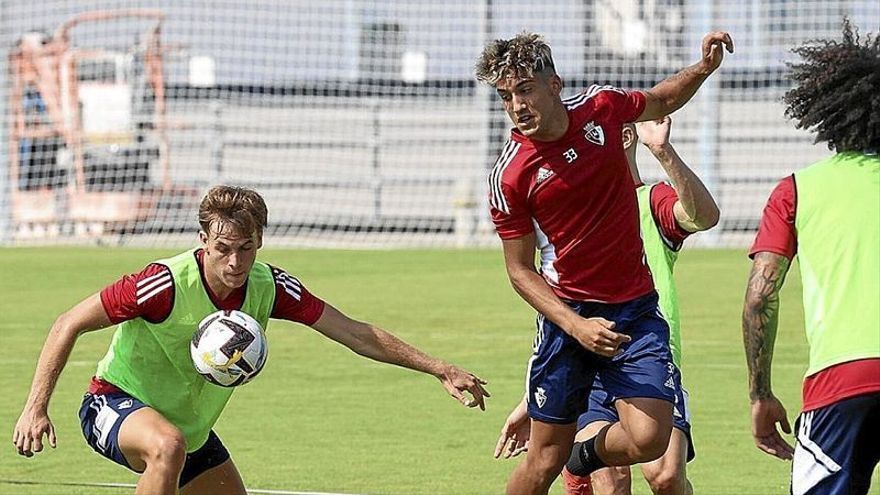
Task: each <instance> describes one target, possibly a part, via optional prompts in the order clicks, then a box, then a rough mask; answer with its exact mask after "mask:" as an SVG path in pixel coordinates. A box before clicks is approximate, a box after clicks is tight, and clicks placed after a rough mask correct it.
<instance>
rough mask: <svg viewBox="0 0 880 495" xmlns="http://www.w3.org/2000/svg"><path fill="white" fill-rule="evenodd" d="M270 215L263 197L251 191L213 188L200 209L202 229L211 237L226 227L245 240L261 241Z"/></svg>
mask: <svg viewBox="0 0 880 495" xmlns="http://www.w3.org/2000/svg"><path fill="white" fill-rule="evenodd" d="M267 216H268V211H267V209H266V202H265V201H263V197H262V196H260V195H259V193H257V192H256V191H254V190H252V189H247V188H245V187H236V186H214V187H212V188H211V189H210V190H209V191H208V193H207V194H205V197H204V198H202V202H201V204H200V205H199V225H201V227H202V230H203V231H204V232H205V233H206V234H208V235H210V234H211V231H212V227H213V230H214V232H215V233H216V234H217V235H219V234H220V233H222V230H223V228H224V227H225V226H229V227H231V228H232V230H233V231H234V232H235V233H236V234H238V235H240V236H242V237H251V236H256V238H257V239H262V237H263V228H265V227H266V224H267Z"/></svg>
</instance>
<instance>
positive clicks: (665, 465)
mask: <svg viewBox="0 0 880 495" xmlns="http://www.w3.org/2000/svg"><path fill="white" fill-rule="evenodd" d="M687 455H688V439H687V435H685V434H684V432H683V431H681V430H679V429H678V428H673V429H672V436H671V437H670V439H669V448H668V449H666V453H664V454H663V456H662V457H660V458H659V459H657V460H655V461H651V462H649V463H647V464H642V473H644V475H645V479H646V480H647V481H648V484H649V485H651V491H652V492H654V494H655V495H693V494H694V488H693V486H691V482H690V481H689V480H688V479H687ZM596 493H599V492H598V491H597V492H596Z"/></svg>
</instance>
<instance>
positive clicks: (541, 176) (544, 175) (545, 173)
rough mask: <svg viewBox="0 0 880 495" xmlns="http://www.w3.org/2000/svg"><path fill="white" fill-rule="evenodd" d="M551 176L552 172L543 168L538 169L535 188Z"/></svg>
mask: <svg viewBox="0 0 880 495" xmlns="http://www.w3.org/2000/svg"><path fill="white" fill-rule="evenodd" d="M552 175H553V171H552V170H550V169H549V168H544V167H541V168H539V169H538V175H537V177H535V185H536V186H537V185H538V184H540V183H542V182H544V181H545V180H547V179H549V178H550V177H551V176H552Z"/></svg>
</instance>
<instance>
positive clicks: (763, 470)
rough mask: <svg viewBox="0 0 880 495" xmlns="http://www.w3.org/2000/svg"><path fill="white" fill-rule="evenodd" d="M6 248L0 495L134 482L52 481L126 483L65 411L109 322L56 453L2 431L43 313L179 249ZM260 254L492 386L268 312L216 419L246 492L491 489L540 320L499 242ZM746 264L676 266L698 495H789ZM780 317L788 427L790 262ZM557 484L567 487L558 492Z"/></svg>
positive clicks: (734, 257)
mask: <svg viewBox="0 0 880 495" xmlns="http://www.w3.org/2000/svg"><path fill="white" fill-rule="evenodd" d="M0 254H2V256H0V273H2V274H3V276H2V277H0V291H2V298H0V315H2V317H0V339H2V348H3V360H2V366H0V386H2V388H3V390H4V393H3V394H2V395H0V435H3V436H5V437H4V438H6V439H7V440H6V441H7V443H6V445H7V446H6V447H5V448H3V449H0V494H8V495H12V494H15V495H19V494H22V495H24V494H54V493H57V494H76V493H82V494H85V493H89V494H101V493H108V494H112V493H130V492H132V490H131V489H128V490H124V489H112V488H76V487H71V486H61V485H53V484H51V483H63V482H79V483H95V482H115V483H134V482H135V481H136V476H135V475H133V474H131V473H129V472H127V471H126V470H125V469H123V468H121V467H119V466H116V465H114V464H112V463H111V462H109V461H106V460H104V459H102V458H101V457H99V456H98V455H97V454H95V453H93V452H92V451H91V450H90V449H89V448H88V446H87V445H86V444H85V442H84V441H83V439H82V436H81V433H80V429H79V424H78V418H77V416H76V412H77V410H78V407H79V403H80V400H81V397H82V393H83V391H84V389H85V387H86V386H87V382H88V379H89V377H90V376H91V375H92V374H93V373H94V368H95V363H96V362H97V361H98V359H100V358H101V356H103V353H104V351H105V350H106V347H107V344H108V342H109V339H110V336H111V334H112V330H110V329H108V330H104V331H99V332H93V333H89V334H86V335H85V336H83V337H82V338H81V339H80V340H79V342H78V344H77V346H76V348H75V350H74V352H73V354H72V356H71V358H70V362H69V363H68V365H67V368H66V370H65V371H64V373H63V375H62V376H61V378H60V380H59V383H58V387H57V389H56V391H55V394H54V397H53V400H52V403H51V407H50V415H51V418H52V419H53V421H54V424H55V427H56V430H57V434H58V448H57V449H56V450H51V449H47V451H44V452H43V453H41V454H39V455H37V456H36V457H34V458H31V459H25V458H23V457H19V456H18V455H17V454H15V452H14V449H13V447H12V445H11V443H10V439H11V435H12V428H13V426H14V424H15V421H16V420H17V418H18V415H19V413H20V410H21V407H22V405H23V403H24V401H25V398H26V395H27V391H28V388H29V386H30V381H31V377H32V375H33V371H34V365H35V363H36V359H37V356H38V355H39V352H40V348H41V346H42V343H43V341H44V339H45V336H46V332H47V330H48V328H49V326H50V325H51V323H52V321H53V319H54V318H55V316H56V315H57V314H59V313H60V312H62V311H64V310H65V309H67V308H69V307H70V306H71V305H73V304H74V303H76V302H77V301H78V300H80V299H82V298H83V297H85V296H87V295H88V294H90V293H92V292H94V291H96V290H98V289H99V288H101V287H103V286H104V285H105V284H107V283H110V282H112V281H113V280H115V279H116V278H117V277H118V276H119V275H120V274H122V273H128V272H133V271H137V270H139V269H140V268H141V267H142V266H143V265H144V264H145V263H146V262H148V261H150V260H152V259H155V258H158V257H164V256H167V255H170V254H173V251H170V250H164V251H155V250H153V251H147V250H128V249H108V248H104V249H99V248H47V249H3V250H2V251H0ZM261 259H262V260H264V261H267V262H270V263H273V264H277V265H279V266H281V267H284V268H285V269H287V270H288V271H289V272H291V273H292V274H295V275H296V276H298V277H299V278H300V279H301V280H302V281H303V282H304V284H305V285H306V286H307V287H308V288H309V289H310V290H311V291H312V292H314V293H316V294H317V295H319V296H321V297H322V298H324V299H326V300H328V301H330V302H332V303H333V304H334V305H336V306H337V307H338V308H340V309H341V310H343V311H344V312H346V313H347V314H349V315H350V316H352V317H355V318H359V319H364V320H367V321H370V322H373V323H376V324H378V325H380V326H382V327H384V328H386V329H388V330H390V331H392V332H394V333H395V334H397V335H398V336H400V337H402V338H404V339H405V340H407V341H409V342H410V343H412V344H414V345H416V346H418V347H420V348H422V349H423V350H425V351H427V352H429V353H431V354H433V355H436V356H439V357H442V358H444V359H446V360H449V361H452V362H454V363H457V364H459V365H461V366H464V367H466V368H468V369H470V370H471V371H473V372H475V373H477V374H478V375H479V376H481V377H483V378H485V379H487V380H489V385H488V388H489V390H490V391H491V392H492V395H493V397H492V398H491V399H489V402H488V410H487V411H486V412H482V413H481V412H480V411H479V410H468V409H465V408H463V407H461V406H460V405H459V404H457V403H456V402H455V401H454V400H452V399H451V398H449V397H448V396H447V395H446V393H445V392H444V391H443V389H442V388H441V387H440V385H439V383H438V382H437V381H436V380H434V379H433V378H431V377H428V376H424V375H421V374H417V373H413V372H410V371H407V370H403V369H400V368H395V367H391V366H387V365H381V364H378V363H374V362H372V361H368V360H366V359H363V358H360V357H358V356H356V355H354V354H352V353H351V352H349V351H348V350H347V349H345V348H343V347H341V346H339V345H337V344H335V343H333V342H331V341H329V340H327V339H325V338H323V337H321V336H320V335H319V334H317V333H316V332H313V331H311V330H310V329H308V328H306V327H303V326H299V325H294V324H289V323H286V322H277V321H275V322H272V323H271V324H270V326H269V329H268V335H269V340H270V352H269V361H268V364H267V367H266V369H265V371H264V372H263V373H262V374H261V376H260V377H259V378H258V379H256V380H255V381H254V382H253V383H250V384H248V385H247V386H244V387H242V388H241V389H240V390H238V391H237V392H236V394H235V395H234V396H233V399H232V401H231V402H230V404H229V406H228V407H227V409H226V411H225V413H224V415H223V416H222V417H221V419H220V422H219V423H218V424H217V426H216V428H215V429H216V431H217V432H218V434H219V435H220V437H221V438H222V439H223V440H224V442H225V444H226V445H227V446H228V447H229V449H230V451H231V453H232V455H233V458H234V460H235V462H236V463H237V465H238V467H239V468H240V470H241V472H242V474H243V476H244V479H245V482H246V483H247V485H248V486H249V487H252V488H260V489H269V490H291V491H294V490H295V491H322V492H343V493H359V494H396V495H416V494H424V495H436V494H450V495H452V494H455V495H465V494H495V493H503V490H504V488H503V487H504V484H505V480H506V479H507V477H508V475H509V473H510V471H511V470H512V468H513V467H514V465H515V463H516V462H518V461H499V460H494V459H492V456H491V454H492V450H493V447H494V444H495V441H496V439H497V435H498V431H499V429H500V428H501V425H502V423H503V421H504V418H505V417H506V415H507V413H508V412H509V410H510V409H511V407H513V406H514V405H515V404H516V403H517V401H518V400H519V398H520V397H521V395H522V391H523V379H524V369H525V363H526V360H527V358H528V356H529V354H530V351H531V342H532V338H533V336H534V323H533V322H534V315H533V312H532V311H531V310H530V309H529V308H528V307H527V306H526V304H525V303H524V302H522V301H521V300H520V299H519V298H518V297H517V296H516V295H515V294H514V292H513V291H512V289H511V288H510V286H509V284H508V282H507V279H506V276H505V273H504V269H503V264H502V260H501V253H500V250H476V251H473V250H468V251H456V250H451V251H279V250H265V251H264V252H262V253H261ZM748 268H749V262H748V259H747V258H746V257H745V253H744V252H741V251H699V250H694V251H687V250H686V251H685V252H684V253H683V254H682V256H681V259H680V261H679V265H678V271H677V279H678V283H679V290H680V293H681V294H680V300H681V303H682V306H683V307H682V312H683V333H684V335H683V338H684V363H683V364H684V366H683V373H684V381H685V385H686V386H687V388H688V389H689V391H690V393H691V411H692V420H693V424H694V432H695V440H696V447H697V459H696V460H695V461H694V462H693V463H692V464H691V465H690V466H689V474H690V477H691V479H692V481H693V484H694V486H695V488H696V490H697V493H704V494H713V495H714V494H731V495H733V494H736V495H742V494H762V495H763V494H773V493H787V483H788V469H789V464H788V463H785V462H782V461H779V460H776V459H773V458H771V457H769V456H767V455H764V454H762V453H761V452H759V451H758V450H757V449H756V448H755V447H754V446H753V444H752V440H751V435H750V434H749V416H748V414H749V412H748V411H749V407H748V398H747V384H746V370H745V362H744V358H743V351H742V343H741V334H740V311H741V304H742V298H743V293H744V289H745V282H746V277H747V273H748ZM780 321H781V324H780V330H779V336H778V339H777V345H776V354H775V360H774V361H775V362H774V369H773V379H774V386H775V392H776V393H777V395H778V396H779V397H780V398H781V399H782V400H783V401H784V403H785V404H786V406H787V408H788V412H789V416H790V418H791V420H792V422H793V421H794V416H795V414H796V413H797V411H798V408H799V406H800V381H801V377H802V374H803V372H804V370H805V368H806V356H807V347H806V343H805V340H804V337H803V331H802V324H803V312H802V311H801V302H800V284H799V280H798V276H797V273H796V272H795V271H793V272H792V273H791V274H790V276H789V280H788V283H787V284H786V287H785V289H784V291H783V300H782V315H781V318H780ZM8 480H24V481H33V482H40V483H47V484H43V485H13V484H9V483H7V482H6V481H8ZM634 480H635V483H634V492H635V493H638V494H645V493H649V492H648V489H647V486H646V485H645V483H644V482H643V481H642V480H641V477H640V475H639V474H636V476H634ZM876 483H877V481H876V479H875V484H876ZM875 488H876V487H875ZM551 493H556V494H559V493H561V490H560V488H559V486H558V485H557V486H555V487H554V488H553V491H552V492H551Z"/></svg>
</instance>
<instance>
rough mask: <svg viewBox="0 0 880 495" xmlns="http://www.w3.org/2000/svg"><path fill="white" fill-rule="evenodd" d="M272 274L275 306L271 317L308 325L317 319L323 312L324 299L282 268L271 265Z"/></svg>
mask: <svg viewBox="0 0 880 495" xmlns="http://www.w3.org/2000/svg"><path fill="white" fill-rule="evenodd" d="M272 275H273V276H274V277H275V307H274V308H272V315H271V317H272V318H275V319H278V320H288V321H293V322H296V323H302V324H303V325H308V326H311V325H312V324H313V323H315V322H316V321H318V318H320V317H321V314H323V313H324V301H322V300H321V299H319V298H318V297H316V296H314V295H312V293H311V292H309V291H308V290H306V288H305V286H303V284H302V282H300V281H299V280H298V279H297V278H296V277H292V276H290V275H289V274H288V273H287V272H285V271H284V270H282V269H280V268H276V267H274V266H273V267H272Z"/></svg>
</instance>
